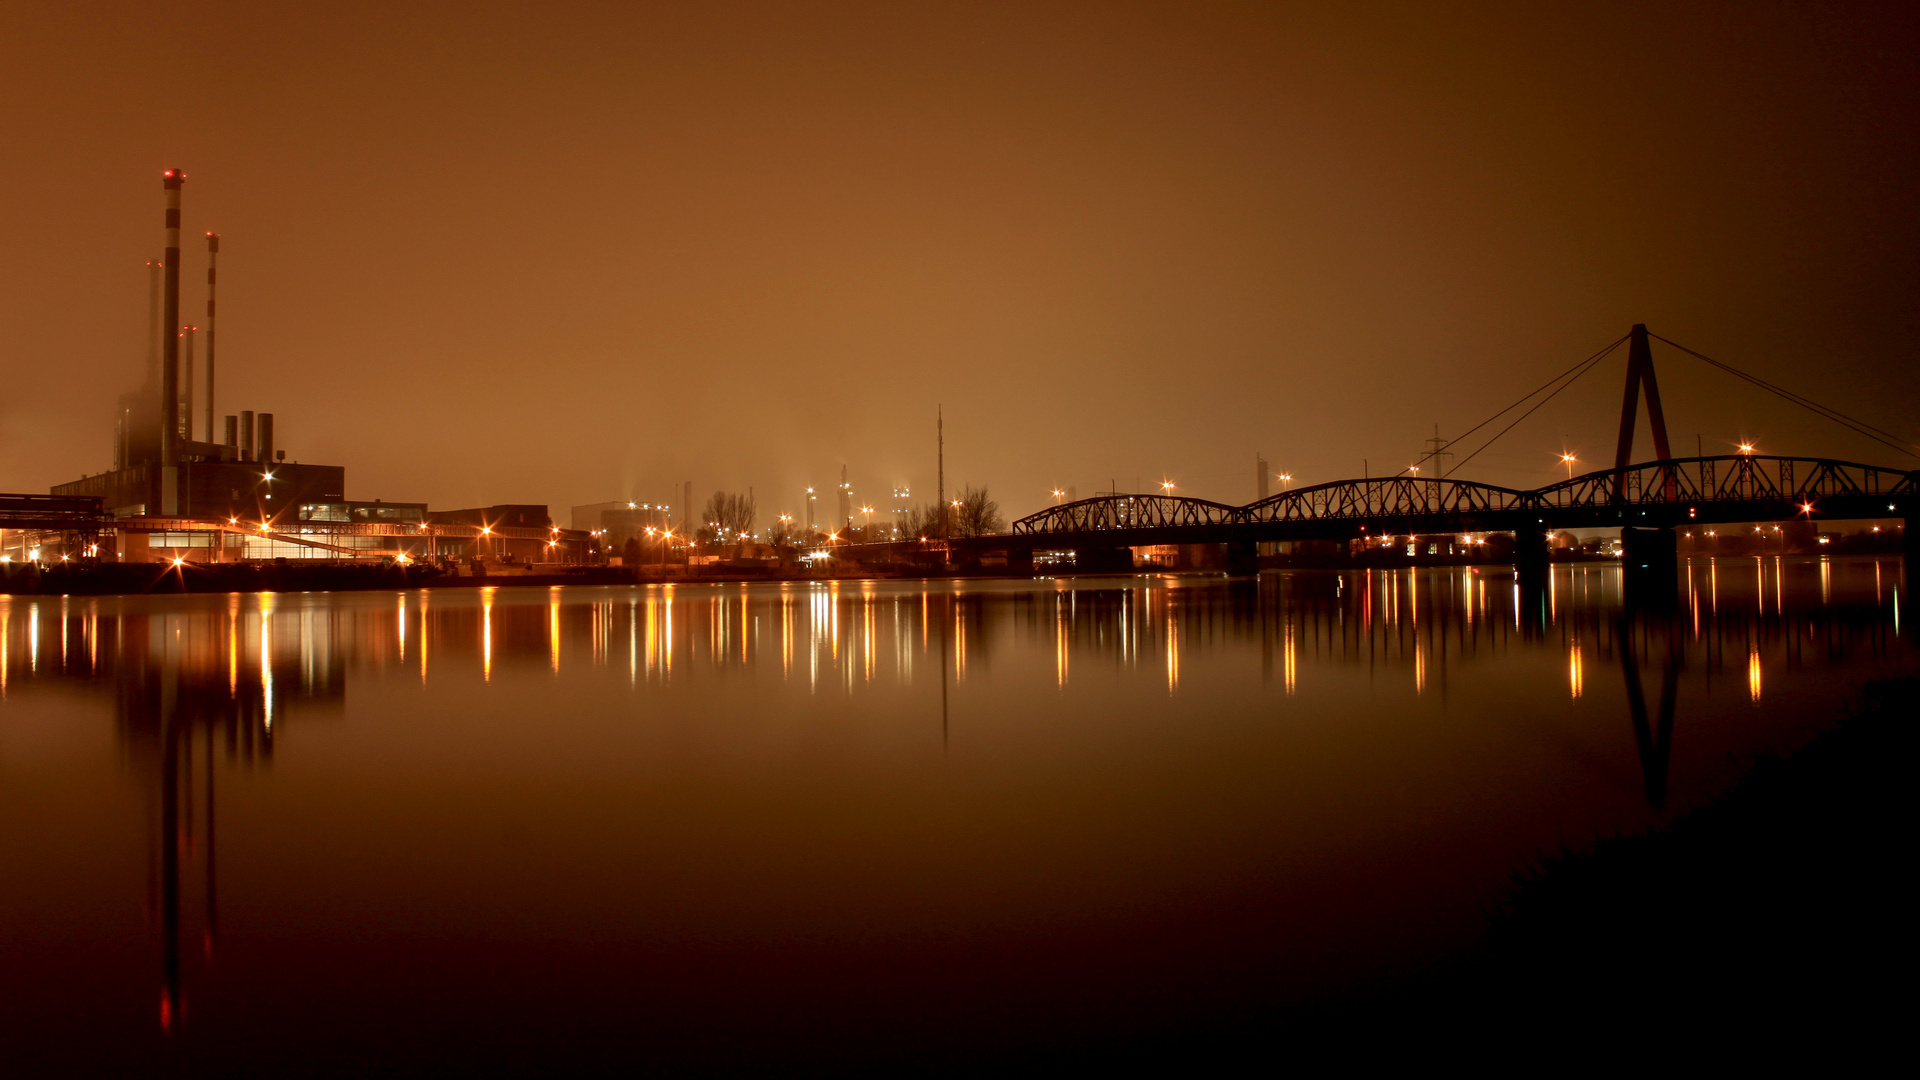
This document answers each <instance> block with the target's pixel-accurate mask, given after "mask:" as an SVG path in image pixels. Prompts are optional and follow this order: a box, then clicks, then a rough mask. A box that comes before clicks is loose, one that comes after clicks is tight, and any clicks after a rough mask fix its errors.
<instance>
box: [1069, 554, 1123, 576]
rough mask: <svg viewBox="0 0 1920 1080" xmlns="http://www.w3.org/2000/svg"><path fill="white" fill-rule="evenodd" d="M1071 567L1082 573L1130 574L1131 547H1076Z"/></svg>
mask: <svg viewBox="0 0 1920 1080" xmlns="http://www.w3.org/2000/svg"><path fill="white" fill-rule="evenodd" d="M1073 567H1074V569H1076V570H1078V571H1080V572H1081V573H1083V574H1130V573H1132V572H1133V549H1132V548H1130V547H1123V548H1076V549H1074V553H1073Z"/></svg>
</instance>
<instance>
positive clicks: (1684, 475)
mask: <svg viewBox="0 0 1920 1080" xmlns="http://www.w3.org/2000/svg"><path fill="white" fill-rule="evenodd" d="M1916 506H1920V472H1912V471H1908V470H1904V469H1891V468H1886V467H1884V466H1877V465H1863V464H1860V463H1859V462H1852V461H1836V460H1833V459H1829V458H1797V457H1774V456H1766V455H1753V454H1737V455H1728V456H1722V457H1695V458H1676V459H1667V460H1662V461H1650V462H1645V463H1642V464H1638V465H1628V466H1625V467H1624V468H1616V469H1607V470H1604V471H1600V472H1591V473H1586V474H1584V475H1581V476H1576V477H1574V478H1573V479H1571V480H1564V481H1561V482H1559V483H1556V484H1551V485H1548V486H1547V487H1543V488H1539V489H1536V490H1533V491H1519V490H1515V489H1512V488H1503V487H1496V486H1494V485H1492V484H1480V483H1475V482H1473V481H1470V480H1453V479H1436V480H1422V479H1414V478H1411V477H1391V478H1387V479H1368V480H1338V481H1334V482H1332V483H1326V484H1319V485H1315V486H1313V487H1306V488H1299V489H1296V490H1293V491H1287V492H1282V493H1281V494H1279V495H1274V496H1272V497H1270V498H1266V499H1262V500H1260V501H1259V502H1255V503H1251V504H1249V505H1246V506H1240V507H1230V506H1226V505H1223V504H1221V503H1214V502H1207V501H1205V500H1201V499H1186V498H1179V497H1175V496H1161V495H1120V494H1114V495H1102V496H1099V497H1097V498H1092V499H1082V500H1080V501H1079V502H1072V503H1067V504H1066V505H1064V506H1054V507H1049V508H1047V509H1045V510H1042V511H1040V512H1039V513H1037V514H1032V515H1029V516H1027V517H1024V518H1021V519H1020V520H1018V521H1016V522H1014V523H1013V535H1012V537H1010V539H1013V540H1014V541H1015V542H1016V544H1018V545H1019V546H1032V544H1033V543H1035V542H1038V541H1042V540H1044V541H1047V542H1052V543H1060V542H1061V541H1062V540H1063V539H1065V538H1068V537H1075V536H1079V537H1085V538H1086V539H1087V540H1088V541H1091V542H1094V543H1099V542H1100V541H1101V540H1102V538H1103V536H1105V537H1106V538H1107V539H1106V542H1107V543H1109V544H1150V543H1203V542H1209V541H1214V542H1218V541H1236V540H1285V539H1308V538H1328V537H1353V536H1363V535H1368V534H1372V535H1390V534H1411V533H1420V532H1440V531H1508V530H1524V531H1542V530H1549V529H1556V528H1577V527H1582V526H1585V527H1598V526H1610V525H1650V526H1669V527H1670V526H1674V525H1680V524H1685V523H1688V522H1702V523H1706V522H1728V521H1780V520H1788V519H1791V518H1796V517H1803V516H1804V517H1807V518H1810V519H1811V518H1816V517H1819V518H1867V517H1902V516H1906V515H1907V514H1909V513H1911V512H1912V511H1913V510H1914V508H1915V507H1916ZM1063 546H1071V545H1070V544H1067V545H1063Z"/></svg>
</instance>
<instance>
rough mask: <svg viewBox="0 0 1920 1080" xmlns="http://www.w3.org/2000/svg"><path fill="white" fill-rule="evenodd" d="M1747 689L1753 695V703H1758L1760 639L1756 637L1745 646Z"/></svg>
mask: <svg viewBox="0 0 1920 1080" xmlns="http://www.w3.org/2000/svg"><path fill="white" fill-rule="evenodd" d="M1747 691H1748V692H1749V693H1751V694H1752V695H1753V703H1754V704H1755V705H1758V704H1760V641H1759V639H1758V638H1755V639H1754V640H1753V641H1752V642H1750V643H1749V644H1748V646H1747Z"/></svg>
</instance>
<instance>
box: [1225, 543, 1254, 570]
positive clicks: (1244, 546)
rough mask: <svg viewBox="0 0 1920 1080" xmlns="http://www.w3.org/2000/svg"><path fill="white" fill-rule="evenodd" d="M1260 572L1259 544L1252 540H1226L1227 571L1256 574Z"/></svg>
mask: <svg viewBox="0 0 1920 1080" xmlns="http://www.w3.org/2000/svg"><path fill="white" fill-rule="evenodd" d="M1259 572H1260V545H1259V544H1256V543H1254V542H1253V541H1252V540H1230V541H1228V542H1227V573H1229V574H1258V573H1259Z"/></svg>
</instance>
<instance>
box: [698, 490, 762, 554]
mask: <svg viewBox="0 0 1920 1080" xmlns="http://www.w3.org/2000/svg"><path fill="white" fill-rule="evenodd" d="M754 516H755V515H754V508H753V496H751V495H732V494H728V493H727V492H724V491H716V492H714V493H713V497H712V498H709V499H708V500H707V507H706V509H705V510H703V511H701V513H700V520H701V521H702V522H703V523H704V524H705V526H706V528H705V529H703V530H702V532H703V533H707V532H708V531H709V530H711V538H712V539H714V540H717V541H719V542H721V543H726V542H728V541H732V543H733V550H734V555H735V556H736V557H737V556H738V555H739V553H740V547H741V545H743V544H745V543H746V542H747V541H748V539H749V538H750V534H751V533H752V532H753V519H754Z"/></svg>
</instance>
